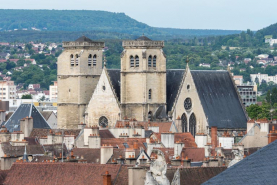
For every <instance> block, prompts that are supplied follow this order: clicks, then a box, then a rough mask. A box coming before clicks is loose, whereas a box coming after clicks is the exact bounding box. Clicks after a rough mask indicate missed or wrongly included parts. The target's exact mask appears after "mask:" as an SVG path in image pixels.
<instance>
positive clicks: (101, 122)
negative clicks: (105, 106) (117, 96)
mask: <svg viewBox="0 0 277 185" xmlns="http://www.w3.org/2000/svg"><path fill="white" fill-rule="evenodd" d="M108 123H109V121H108V119H107V118H106V117H105V116H101V117H100V118H99V126H101V127H104V128H105V127H107V126H108Z"/></svg>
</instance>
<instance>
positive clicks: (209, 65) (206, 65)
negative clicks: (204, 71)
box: [199, 63, 211, 68]
mask: <svg viewBox="0 0 277 185" xmlns="http://www.w3.org/2000/svg"><path fill="white" fill-rule="evenodd" d="M199 66H200V67H207V68H210V67H211V64H206V63H202V64H199Z"/></svg>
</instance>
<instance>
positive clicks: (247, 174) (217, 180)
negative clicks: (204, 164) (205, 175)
mask: <svg viewBox="0 0 277 185" xmlns="http://www.w3.org/2000/svg"><path fill="white" fill-rule="evenodd" d="M276 153H277V141H274V142H272V143H270V144H269V145H267V146H265V147H263V148H262V149H260V150H258V151H257V152H255V153H253V154H252V155H250V156H248V157H246V158H244V159H243V160H241V161H240V162H238V163H237V164H235V165H233V166H231V167H230V168H228V169H227V170H225V171H224V172H222V173H220V174H219V175H217V176H215V177H214V178H212V179H210V180H208V181H207V182H205V183H204V184H213V185H217V184H224V185H229V184H230V185H233V184H252V185H258V184H267V185H270V184H272V185H273V184H276V166H277V155H276Z"/></svg>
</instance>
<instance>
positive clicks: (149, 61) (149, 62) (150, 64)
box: [148, 55, 152, 67]
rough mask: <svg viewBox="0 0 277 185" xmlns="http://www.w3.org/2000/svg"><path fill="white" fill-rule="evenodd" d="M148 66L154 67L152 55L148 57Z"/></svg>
mask: <svg viewBox="0 0 277 185" xmlns="http://www.w3.org/2000/svg"><path fill="white" fill-rule="evenodd" d="M148 67H152V56H151V55H150V56H149V57H148Z"/></svg>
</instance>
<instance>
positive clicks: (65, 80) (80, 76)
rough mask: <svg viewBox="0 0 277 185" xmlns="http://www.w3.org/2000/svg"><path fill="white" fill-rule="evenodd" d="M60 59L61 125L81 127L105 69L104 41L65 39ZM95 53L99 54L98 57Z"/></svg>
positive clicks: (59, 101) (59, 116)
mask: <svg viewBox="0 0 277 185" xmlns="http://www.w3.org/2000/svg"><path fill="white" fill-rule="evenodd" d="M63 47H64V51H63V53H62V54H61V55H60V56H59V58H58V84H59V86H58V128H77V126H78V124H80V123H81V122H84V116H85V115H84V114H85V109H86V106H87V104H88V102H89V100H90V98H91V95H92V93H93V91H94V89H95V87H96V85H97V83H98V80H99V76H100V74H101V71H102V48H103V47H104V43H103V42H93V41H91V40H89V39H87V38H85V37H81V38H79V39H78V40H76V41H75V42H64V43H63ZM94 56H95V57H94Z"/></svg>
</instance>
